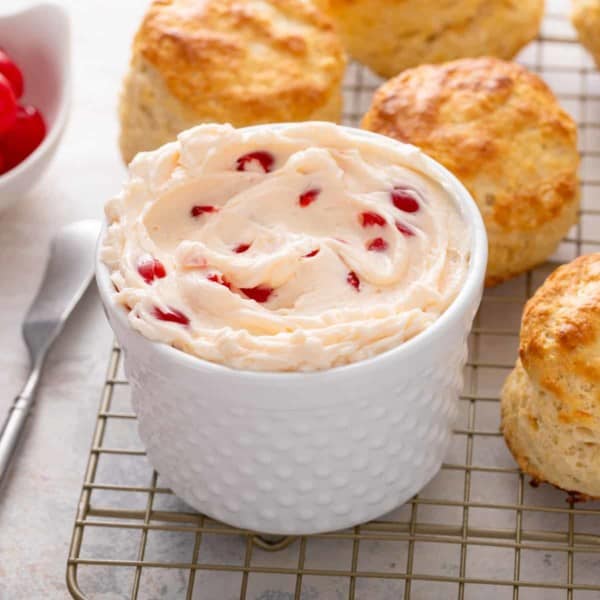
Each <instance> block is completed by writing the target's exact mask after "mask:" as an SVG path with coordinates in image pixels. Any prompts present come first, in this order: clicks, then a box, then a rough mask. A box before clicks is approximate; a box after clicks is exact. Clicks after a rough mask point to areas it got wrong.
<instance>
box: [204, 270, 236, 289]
mask: <svg viewBox="0 0 600 600" xmlns="http://www.w3.org/2000/svg"><path fill="white" fill-rule="evenodd" d="M206 279H208V280H209V281H214V282H215V283H218V284H220V285H224V286H225V287H226V288H228V289H231V283H229V280H228V279H227V277H225V275H220V274H219V273H213V274H212V275H209V276H208V277H207V278H206Z"/></svg>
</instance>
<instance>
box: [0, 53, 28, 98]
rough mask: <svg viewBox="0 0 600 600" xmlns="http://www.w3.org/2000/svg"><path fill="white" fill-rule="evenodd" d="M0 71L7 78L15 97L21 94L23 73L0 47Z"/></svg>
mask: <svg viewBox="0 0 600 600" xmlns="http://www.w3.org/2000/svg"><path fill="white" fill-rule="evenodd" d="M0 73H1V74H2V75H4V77H6V79H8V82H9V83H10V87H11V88H12V91H13V92H14V94H15V98H20V97H21V96H22V95H23V87H24V86H23V73H21V69H19V67H17V65H16V64H15V63H14V62H13V61H12V60H11V58H10V57H9V56H8V54H6V52H4V50H2V49H0Z"/></svg>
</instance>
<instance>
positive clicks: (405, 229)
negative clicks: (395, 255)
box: [396, 221, 415, 237]
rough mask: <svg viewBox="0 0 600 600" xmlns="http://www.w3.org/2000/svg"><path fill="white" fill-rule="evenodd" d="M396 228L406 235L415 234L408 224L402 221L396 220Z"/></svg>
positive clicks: (411, 235)
mask: <svg viewBox="0 0 600 600" xmlns="http://www.w3.org/2000/svg"><path fill="white" fill-rule="evenodd" d="M396 229H397V230H398V231H399V232H400V233H401V234H402V235H405V236H406V237H413V236H414V235H415V232H414V231H413V230H412V229H411V228H410V227H408V225H404V223H400V222H399V221H396Z"/></svg>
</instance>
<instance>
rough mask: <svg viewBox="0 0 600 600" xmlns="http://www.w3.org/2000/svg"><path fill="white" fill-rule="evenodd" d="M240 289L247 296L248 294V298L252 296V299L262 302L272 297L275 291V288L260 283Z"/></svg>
mask: <svg viewBox="0 0 600 600" xmlns="http://www.w3.org/2000/svg"><path fill="white" fill-rule="evenodd" d="M240 289H241V291H242V292H243V293H244V294H245V295H246V296H248V298H251V299H252V300H254V301H255V302H258V303H260V304H263V303H264V302H267V300H268V299H269V298H270V297H271V294H272V293H273V288H270V287H268V286H266V285H258V286H256V287H253V288H240Z"/></svg>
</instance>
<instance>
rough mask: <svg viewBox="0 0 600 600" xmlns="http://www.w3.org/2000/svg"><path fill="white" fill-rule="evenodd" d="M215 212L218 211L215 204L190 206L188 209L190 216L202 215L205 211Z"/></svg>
mask: <svg viewBox="0 0 600 600" xmlns="http://www.w3.org/2000/svg"><path fill="white" fill-rule="evenodd" d="M216 212H219V209H218V208H217V207H216V206H210V205H209V204H203V205H197V206H192V210H190V214H191V215H192V217H199V216H200V215H204V214H206V213H216Z"/></svg>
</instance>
